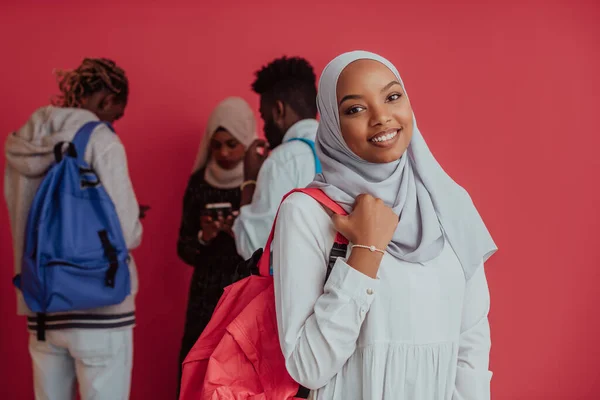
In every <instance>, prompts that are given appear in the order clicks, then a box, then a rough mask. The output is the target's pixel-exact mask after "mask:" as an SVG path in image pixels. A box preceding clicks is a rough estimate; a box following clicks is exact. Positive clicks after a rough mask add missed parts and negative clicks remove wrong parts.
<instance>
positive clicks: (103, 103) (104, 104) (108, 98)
mask: <svg viewBox="0 0 600 400" xmlns="http://www.w3.org/2000/svg"><path fill="white" fill-rule="evenodd" d="M116 100H117V99H116V97H115V95H114V94H113V93H108V94H106V95H105V96H102V98H101V99H100V102H99V103H98V108H99V109H100V110H102V111H106V110H108V109H110V108H111V107H112V106H113V105H114V104H115V102H116Z"/></svg>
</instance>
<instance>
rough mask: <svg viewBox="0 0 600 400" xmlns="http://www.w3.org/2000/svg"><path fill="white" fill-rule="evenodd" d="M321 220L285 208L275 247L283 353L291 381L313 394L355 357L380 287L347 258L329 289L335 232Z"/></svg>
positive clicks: (290, 205)
mask: <svg viewBox="0 0 600 400" xmlns="http://www.w3.org/2000/svg"><path fill="white" fill-rule="evenodd" d="M293 196H304V195H302V194H294V195H292V196H291V197H290V199H292V198H293ZM311 201H312V200H311ZM315 205H316V206H317V207H320V206H319V205H318V204H316V203H315ZM316 211H319V210H318V209H317V210H316ZM321 211H322V210H321ZM315 214H318V213H316V212H315V210H310V209H308V210H307V209H306V208H304V207H299V206H297V205H296V204H294V203H293V202H290V201H286V202H284V203H283V205H282V206H281V210H280V213H279V217H278V222H277V225H276V229H275V239H274V241H273V246H272V250H273V272H274V284H275V306H276V310H277V325H278V331H279V340H280V344H281V348H282V351H283V355H284V357H285V360H286V367H287V370H288V372H289V374H290V375H291V377H292V378H294V380H295V381H296V382H298V383H299V384H301V385H303V386H305V387H307V388H309V389H318V388H321V387H323V386H324V385H326V384H327V383H328V382H329V381H330V380H331V379H332V378H333V377H334V376H335V375H336V374H337V373H338V372H339V371H341V369H342V367H343V366H344V364H345V363H346V361H347V360H348V358H350V356H351V355H352V354H353V353H354V351H355V349H356V342H357V339H358V335H359V333H360V329H361V326H362V323H363V321H364V319H365V316H366V315H367V313H368V311H369V308H370V306H371V303H372V302H373V299H374V297H375V296H376V294H377V293H378V290H377V289H378V284H379V281H378V280H376V279H372V278H370V277H368V276H366V275H364V274H362V273H361V272H358V271H357V270H355V269H354V268H352V267H350V266H349V265H348V264H346V263H345V262H344V261H343V260H342V259H341V258H338V259H337V262H336V263H335V265H334V267H333V270H332V272H331V275H330V276H329V279H328V280H327V284H325V274H326V270H327V262H328V255H329V252H330V249H329V248H325V247H326V246H327V247H328V246H329V245H330V244H331V243H332V242H333V235H334V232H333V229H332V228H331V223H330V222H329V219H328V217H327V216H325V220H324V222H323V218H322V216H321V218H315ZM326 235H332V239H331V240H329V241H327V240H326V238H325V236H326ZM324 285H325V286H324Z"/></svg>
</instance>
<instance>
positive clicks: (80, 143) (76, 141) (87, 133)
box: [71, 121, 114, 161]
mask: <svg viewBox="0 0 600 400" xmlns="http://www.w3.org/2000/svg"><path fill="white" fill-rule="evenodd" d="M98 125H106V126H108V128H109V129H110V130H111V131H113V132H114V129H113V128H112V126H111V125H110V124H109V123H108V122H102V121H90V122H86V123H85V124H84V125H83V126H82V127H81V128H79V130H78V131H77V133H76V134H75V137H74V138H73V140H72V141H71V143H73V145H74V146H75V151H76V152H77V158H78V159H79V160H80V161H81V160H83V157H84V155H85V149H86V147H87V145H88V142H89V141H90V137H91V136H92V133H93V132H94V129H96V127H97V126H98Z"/></svg>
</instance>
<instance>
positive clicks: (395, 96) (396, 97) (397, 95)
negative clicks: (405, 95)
mask: <svg viewBox="0 0 600 400" xmlns="http://www.w3.org/2000/svg"><path fill="white" fill-rule="evenodd" d="M400 97H402V95H401V94H400V93H392V94H390V95H389V96H388V100H389V101H396V100H399V99H400Z"/></svg>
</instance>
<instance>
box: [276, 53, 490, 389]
mask: <svg viewBox="0 0 600 400" xmlns="http://www.w3.org/2000/svg"><path fill="white" fill-rule="evenodd" d="M338 99H339V101H338ZM317 104H318V106H319V111H320V113H321V123H320V125H319V130H318V133H317V149H318V153H319V158H320V160H321V163H322V166H323V168H322V169H323V172H322V174H320V175H317V178H316V180H315V182H313V184H311V187H316V188H320V189H321V190H323V192H325V194H326V195H327V196H329V197H330V198H331V199H332V200H334V201H335V202H336V203H338V204H340V205H341V206H342V207H343V208H344V209H345V211H346V212H347V213H348V214H349V215H348V216H339V215H334V216H333V217H330V216H329V214H328V213H327V212H325V211H324V210H323V208H322V207H321V206H320V205H319V204H318V203H316V201H314V200H313V199H312V198H310V197H308V196H305V195H302V194H299V193H296V194H293V195H291V196H290V197H288V198H287V199H286V200H285V201H284V202H283V204H282V205H281V208H280V212H279V221H280V222H278V223H277V224H276V226H275V235H274V239H273V245H272V250H273V268H274V278H275V279H274V282H275V302H276V309H277V321H278V328H279V339H280V342H281V346H282V349H283V354H284V357H285V359H286V367H287V369H288V372H289V374H290V375H291V376H292V378H294V380H295V381H296V382H299V383H300V384H301V385H303V386H305V387H307V388H310V389H312V390H314V396H313V397H314V398H316V399H328V400H329V399H340V400H341V399H343V400H352V399H357V400H358V399H390V400H391V399H394V400H399V399H407V400H408V399H419V400H441V399H445V400H450V399H453V398H461V399H462V398H464V399H467V398H468V399H478V400H484V399H489V398H490V378H491V372H490V371H489V370H488V364H489V351H490V331H489V325H488V320H487V314H488V309H489V301H490V299H489V292H488V287H487V279H486V275H485V271H484V268H483V263H484V262H485V261H486V260H487V259H488V258H489V256H491V255H492V254H493V253H494V252H495V250H496V246H495V244H494V242H493V240H492V238H491V236H490V234H489V233H488V231H487V229H486V227H485V225H484V223H483V221H482V220H481V217H480V216H479V214H478V212H477V210H476V209H475V207H474V206H473V203H472V201H471V199H470V198H469V196H468V195H467V194H466V192H465V191H464V189H462V188H461V187H459V186H458V185H457V184H456V183H454V182H453V181H452V179H451V178H450V177H449V176H448V175H446V174H445V173H444V171H443V170H442V169H441V167H440V165H439V164H438V163H437V161H436V160H435V158H434V157H433V155H432V154H431V153H430V152H429V149H428V148H427V145H426V144H425V141H424V139H423V137H422V136H421V134H420V132H419V130H418V128H417V124H416V121H415V117H414V115H413V112H412V108H411V105H410V102H409V101H408V96H407V95H406V91H405V89H404V86H403V84H402V81H401V79H400V75H399V74H398V72H397V71H396V68H395V67H394V66H393V65H392V64H391V63H390V62H389V61H387V60H385V59H384V58H382V57H380V56H378V55H376V54H372V53H367V52H361V51H357V52H351V53H346V54H342V55H341V56H339V57H337V58H335V59H334V60H333V61H332V62H331V63H329V65H328V66H327V67H326V68H325V70H324V71H323V74H322V77H321V81H320V83H319V93H318V96H317ZM335 231H337V232H339V233H341V234H342V235H343V236H344V237H345V238H347V239H348V240H349V242H350V246H349V249H348V250H349V251H347V252H346V251H344V252H345V253H346V254H345V257H339V258H337V260H336V261H335V263H334V265H333V267H332V269H330V274H328V272H327V271H328V265H327V264H326V260H329V257H330V256H331V251H333V250H330V249H333V248H334V243H333V242H334V235H333V234H332V232H335ZM337 250H339V248H338V249H337ZM344 252H342V254H343V253H344ZM324 284H325V287H324V288H323V285H324Z"/></svg>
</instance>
